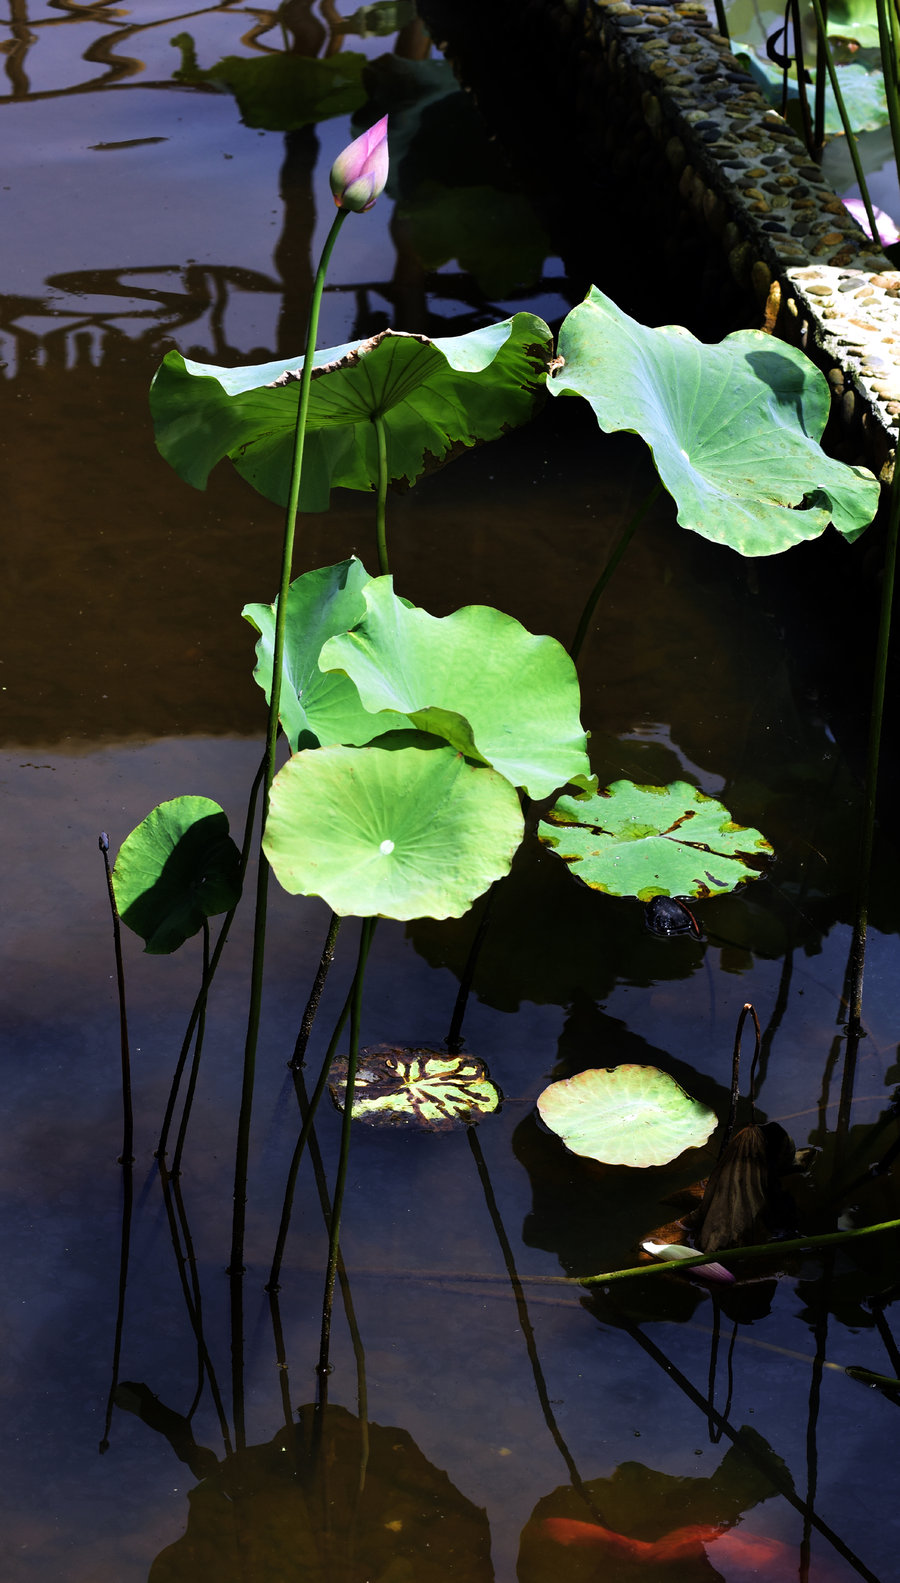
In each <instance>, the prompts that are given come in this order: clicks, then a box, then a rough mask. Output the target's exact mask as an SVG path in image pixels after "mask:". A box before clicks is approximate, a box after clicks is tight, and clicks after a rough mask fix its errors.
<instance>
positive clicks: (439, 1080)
mask: <svg viewBox="0 0 900 1583" xmlns="http://www.w3.org/2000/svg"><path fill="white" fill-rule="evenodd" d="M329 1088H330V1091H331V1097H332V1099H333V1100H334V1102H335V1104H336V1105H337V1107H338V1109H339V1110H341V1109H343V1105H344V1098H345V1095H346V1089H347V1061H346V1059H345V1058H341V1059H340V1060H337V1061H335V1063H334V1065H333V1067H332V1082H331V1083H330V1084H329ZM499 1107H500V1091H499V1089H497V1088H495V1086H494V1084H493V1083H492V1082H491V1080H490V1078H489V1077H488V1073H487V1067H486V1066H485V1065H484V1063H483V1062H482V1061H476V1060H475V1058H474V1056H471V1055H447V1054H445V1053H444V1052H442V1051H440V1050H428V1049H423V1050H417V1049H407V1048H404V1047H402V1046H399V1045H380V1046H378V1047H377V1048H374V1049H370V1050H362V1051H361V1052H360V1060H359V1066H358V1067H357V1071H356V1085H355V1088H354V1095H353V1109H352V1111H351V1114H352V1116H353V1119H354V1121H368V1122H370V1123H371V1124H372V1125H373V1126H378V1127H410V1126H418V1127H424V1128H425V1129H426V1131H428V1132H448V1131H450V1130H451V1129H452V1128H455V1127H464V1126H467V1125H469V1124H470V1123H471V1122H473V1121H477V1120H478V1119H479V1118H480V1117H481V1116H487V1115H490V1113H491V1111H493V1110H498V1109H499Z"/></svg>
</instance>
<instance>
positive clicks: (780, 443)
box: [549, 286, 878, 555]
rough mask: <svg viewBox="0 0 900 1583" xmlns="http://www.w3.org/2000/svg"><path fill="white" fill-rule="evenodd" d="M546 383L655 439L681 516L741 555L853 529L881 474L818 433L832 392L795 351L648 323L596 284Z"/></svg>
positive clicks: (758, 336) (617, 424)
mask: <svg viewBox="0 0 900 1583" xmlns="http://www.w3.org/2000/svg"><path fill="white" fill-rule="evenodd" d="M559 352H560V355H561V356H562V358H563V366H561V367H560V368H559V369H558V371H557V372H556V374H555V376H554V378H552V379H551V380H550V381H549V388H550V391H551V394H553V395H556V396H560V395H565V394H567V393H574V394H576V395H579V396H584V398H585V399H586V400H587V401H589V402H590V404H591V406H592V408H593V410H594V414H595V416H596V418H597V422H598V423H599V425H600V427H601V429H603V430H605V431H606V432H607V433H610V432H612V431H614V430H617V429H628V430H633V431H634V432H635V433H637V434H640V435H641V437H642V438H643V439H644V440H646V442H647V444H648V445H649V446H650V448H651V450H652V451H653V459H654V462H655V463H656V468H657V471H658V473H659V476H660V478H661V479H662V482H663V483H664V485H665V487H666V489H667V490H668V491H669V493H670V494H671V495H672V496H673V497H674V499H675V502H676V504H677V507H678V521H679V522H680V523H681V525H682V527H684V528H690V529H691V530H692V531H693V532H695V533H700V534H702V535H703V537H704V538H707V539H712V540H713V541H714V542H715V543H717V544H727V545H729V546H730V547H731V548H732V549H734V550H738V551H739V552H740V553H741V554H742V555H772V554H774V553H776V552H777V551H780V550H786V549H789V548H790V546H791V545H792V544H799V543H801V542H802V541H803V540H804V539H814V538H817V537H818V536H819V534H820V533H822V532H823V531H824V530H825V528H826V527H827V526H828V524H829V522H833V523H834V525H835V527H836V528H838V529H839V530H840V531H841V533H843V534H844V536H845V537H846V538H847V539H851V540H852V539H855V538H857V537H858V536H859V534H860V533H862V531H863V529H864V528H865V527H866V526H867V524H868V523H869V522H871V520H872V517H873V516H874V515H875V510H876V507H877V505H878V484H877V482H876V480H875V479H874V478H873V477H872V475H871V473H868V472H867V471H866V469H865V468H864V467H846V466H845V465H844V464H843V463H842V462H836V461H833V460H832V459H831V458H830V457H828V456H826V455H825V452H824V451H823V450H822V449H821V448H820V446H819V444H818V441H819V439H820V438H821V435H822V431H823V429H824V427H825V420H826V418H827V417H828V411H829V404H830V396H829V391H828V385H827V382H826V380H825V379H824V377H823V375H822V374H820V373H819V370H818V369H817V368H815V367H814V365H813V364H812V363H811V362H810V361H809V359H808V358H807V357H805V356H804V355H803V353H802V352H799V351H796V350H795V349H794V348H793V347H791V346H786V345H784V344H783V343H782V342H781V341H776V340H774V339H773V337H772V336H770V335H765V334H764V333H763V332H762V331H761V330H740V331H738V332H737V333H736V334H734V335H728V336H726V337H725V340H724V341H721V342H720V343H719V344H718V345H717V346H705V345H704V344H703V343H702V342H701V341H698V340H696V339H695V337H694V336H693V335H691V334H690V332H689V331H688V330H684V329H682V328H681V327H680V326H678V325H666V326H664V327H663V328H662V329H658V330H652V329H649V328H648V327H647V326H646V325H643V324H639V323H638V322H637V321H636V320H635V319H631V318H629V317H628V314H627V313H623V312H622V311H621V309H620V308H617V307H616V305H615V303H614V302H611V301H610V299H609V298H608V297H605V296H604V295H603V293H602V292H601V291H598V290H597V288H596V286H592V287H591V290H590V293H589V294H588V296H587V298H586V299H585V301H584V302H583V303H580V304H579V306H578V307H577V308H573V309H572V312H571V313H570V314H569V315H568V317H567V318H566V319H565V321H564V322H563V326H562V329H561V330H560V335H559Z"/></svg>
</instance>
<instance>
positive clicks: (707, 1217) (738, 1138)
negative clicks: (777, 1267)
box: [685, 1121, 794, 1253]
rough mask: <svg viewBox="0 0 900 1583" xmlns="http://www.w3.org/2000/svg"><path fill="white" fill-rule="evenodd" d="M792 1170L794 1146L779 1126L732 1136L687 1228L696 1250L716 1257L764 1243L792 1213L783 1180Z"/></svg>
mask: <svg viewBox="0 0 900 1583" xmlns="http://www.w3.org/2000/svg"><path fill="white" fill-rule="evenodd" d="M793 1168H794V1145H793V1142H792V1140H791V1138H790V1137H789V1136H788V1134H787V1133H786V1132H785V1130H784V1128H783V1127H781V1126H779V1124H778V1122H777V1121H767V1122H766V1123H765V1125H764V1126H762V1127H756V1126H753V1127H743V1128H742V1129H741V1131H740V1132H737V1133H735V1135H734V1137H733V1138H732V1140H731V1142H730V1143H729V1145H728V1147H727V1148H726V1149H725V1151H724V1153H723V1154H722V1157H721V1159H720V1160H719V1162H718V1164H717V1165H716V1167H715V1169H714V1170H713V1172H712V1174H711V1176H710V1178H709V1181H708V1182H707V1184H706V1188H705V1191H704V1194H703V1198H702V1200H701V1203H700V1207H699V1209H695V1210H694V1212H693V1214H692V1215H690V1216H688V1218H687V1220H686V1222H685V1223H686V1224H687V1225H689V1226H690V1229H691V1231H692V1232H693V1235H694V1241H695V1242H696V1244H697V1246H698V1247H699V1248H701V1249H702V1251H703V1252H704V1253H715V1252H717V1250H718V1249H719V1248H740V1247H747V1246H752V1244H753V1243H755V1242H767V1241H768V1239H769V1237H770V1236H771V1235H772V1233H773V1231H775V1230H777V1229H778V1227H779V1224H780V1223H781V1222H783V1220H784V1214H785V1210H787V1209H789V1208H790V1200H789V1199H788V1198H787V1195H786V1193H785V1192H784V1190H783V1188H782V1186H781V1178H782V1176H785V1175H787V1173H788V1172H789V1171H791V1170H793Z"/></svg>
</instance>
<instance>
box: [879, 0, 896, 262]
mask: <svg viewBox="0 0 900 1583" xmlns="http://www.w3.org/2000/svg"><path fill="white" fill-rule="evenodd" d="M875 7H876V12H877V15H878V42H879V45H880V47H881V72H882V76H883V78H884V92H885V98H886V99H887V107H888V116H889V119H890V125H891V142H892V143H893V145H894V162H895V164H896V166H897V169H898V170H900V84H898V63H897V14H896V10H895V9H894V7H893V6H891V7H888V5H887V4H886V0H875ZM875 241H876V242H877V241H878V233H877V232H876V233H875Z"/></svg>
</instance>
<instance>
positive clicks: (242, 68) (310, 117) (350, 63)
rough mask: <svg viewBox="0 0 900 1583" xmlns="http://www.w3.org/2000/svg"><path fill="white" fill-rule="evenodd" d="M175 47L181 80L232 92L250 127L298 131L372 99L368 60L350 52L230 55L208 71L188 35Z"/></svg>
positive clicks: (181, 35)
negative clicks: (321, 55)
mask: <svg viewBox="0 0 900 1583" xmlns="http://www.w3.org/2000/svg"><path fill="white" fill-rule="evenodd" d="M172 43H173V44H174V45H175V46H176V48H177V49H180V50H181V66H180V68H179V70H178V71H177V72H176V73H175V77H176V79H177V80H178V81H179V82H189V83H196V84H198V85H201V86H205V85H209V86H210V87H213V88H218V89H219V90H221V91H223V92H225V93H231V94H233V95H234V97H235V99H236V100H237V104H238V109H239V110H240V112H241V120H242V121H243V123H244V125H245V126H253V127H261V128H262V129H263V130H264V131H267V132H294V131H298V130H299V129H300V127H304V126H312V125H314V124H315V123H316V122H317V121H327V120H328V119H329V118H330V117H331V116H336V115H352V114H353V112H354V110H358V109H359V108H360V106H361V105H363V104H365V102H366V99H367V97H368V95H367V93H366V90H365V88H364V87H363V84H362V74H363V71H364V69H365V67H366V66H367V65H368V61H367V59H366V56H365V55H360V54H354V53H351V52H350V51H349V50H347V51H344V50H341V51H339V52H338V53H337V54H336V55H328V56H326V57H325V59H324V60H316V59H315V58H314V57H312V56H307V55H288V54H282V53H281V52H273V53H272V54H271V55H258V56H256V57H252V56H246V55H226V57H225V59H224V60H220V61H217V63H216V65H215V66H211V67H210V68H209V70H208V71H205V70H203V68H202V67H201V66H199V65H198V63H197V53H196V49H195V46H194V41H193V39H192V38H191V35H190V34H189V33H179V34H177V35H176V37H175V38H173V40H172Z"/></svg>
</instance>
